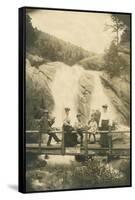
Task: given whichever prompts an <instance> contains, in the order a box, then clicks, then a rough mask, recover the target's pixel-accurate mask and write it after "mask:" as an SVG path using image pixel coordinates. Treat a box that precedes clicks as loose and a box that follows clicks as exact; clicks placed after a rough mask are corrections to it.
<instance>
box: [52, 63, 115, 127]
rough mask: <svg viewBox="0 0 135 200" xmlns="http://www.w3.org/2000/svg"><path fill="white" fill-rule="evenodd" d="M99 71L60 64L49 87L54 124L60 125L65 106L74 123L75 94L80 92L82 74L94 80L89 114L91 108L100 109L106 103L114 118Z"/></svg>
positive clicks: (75, 110) (76, 101) (76, 102)
mask: <svg viewBox="0 0 135 200" xmlns="http://www.w3.org/2000/svg"><path fill="white" fill-rule="evenodd" d="M100 73H101V72H97V71H92V70H91V71H90V70H89V71H88V70H87V71H86V70H85V69H83V68H82V67H81V66H79V65H75V66H73V67H70V66H68V65H65V64H61V65H60V66H59V67H58V68H57V70H56V74H55V77H54V80H53V83H52V87H51V91H52V95H53V98H54V102H55V107H54V111H53V115H54V116H55V117H56V121H55V125H56V126H58V127H61V126H62V122H63V119H64V116H65V113H64V108H65V107H70V109H71V111H70V113H71V116H70V118H71V124H72V125H74V122H75V118H76V117H75V116H76V113H77V107H78V99H77V95H78V93H79V92H80V91H79V80H80V78H81V77H82V76H85V75H86V74H87V75H90V77H93V79H94V82H93V83H92V85H93V87H94V90H93V92H92V94H91V100H90V102H89V104H90V107H89V108H90V110H89V113H90V114H91V112H92V110H96V109H98V110H101V107H102V105H103V104H107V105H108V108H109V113H110V117H111V118H112V117H113V118H115V109H114V107H113V105H112V104H111V101H110V100H109V98H108V97H107V96H106V94H105V92H104V88H103V85H102V83H101V78H100ZM89 81H91V80H89ZM87 120H88V119H87Z"/></svg>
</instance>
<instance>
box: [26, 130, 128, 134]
mask: <svg viewBox="0 0 135 200" xmlns="http://www.w3.org/2000/svg"><path fill="white" fill-rule="evenodd" d="M72 132H73V133H76V131H72ZM27 133H28V134H31V133H39V130H26V134H27ZM50 133H58V134H62V131H60V130H55V131H50ZM83 133H84V134H86V133H87V131H83ZM97 133H98V134H101V133H109V131H100V130H99V131H97ZM110 133H130V130H126V131H118V130H117V131H110Z"/></svg>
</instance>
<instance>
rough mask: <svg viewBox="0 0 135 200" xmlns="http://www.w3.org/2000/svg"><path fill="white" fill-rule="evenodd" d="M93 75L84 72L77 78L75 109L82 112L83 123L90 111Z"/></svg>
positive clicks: (86, 120) (85, 121)
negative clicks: (77, 90) (76, 102)
mask: <svg viewBox="0 0 135 200" xmlns="http://www.w3.org/2000/svg"><path fill="white" fill-rule="evenodd" d="M93 83H94V82H93V77H92V76H91V75H90V74H88V73H87V72H85V73H84V74H83V75H82V76H81V78H80V80H79V93H78V105H77V107H78V108H77V110H78V112H79V113H81V114H82V121H83V122H84V124H86V123H87V122H88V119H89V113H90V101H91V96H92V92H93V89H94V84H93Z"/></svg>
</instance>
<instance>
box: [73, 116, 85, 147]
mask: <svg viewBox="0 0 135 200" xmlns="http://www.w3.org/2000/svg"><path fill="white" fill-rule="evenodd" d="M76 118H77V121H76V122H75V126H74V127H75V130H76V131H77V134H78V135H79V136H80V140H81V142H80V144H81V146H83V129H84V128H83V123H82V120H81V114H80V113H78V114H77V115H76Z"/></svg>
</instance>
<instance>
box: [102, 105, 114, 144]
mask: <svg viewBox="0 0 135 200" xmlns="http://www.w3.org/2000/svg"><path fill="white" fill-rule="evenodd" d="M111 126H112V120H111V119H110V115H109V113H108V105H107V104H105V105H103V106H102V112H101V118H100V121H99V129H100V130H101V131H109V130H110V128H111ZM100 144H101V146H103V147H108V145H109V136H108V133H104V132H103V133H101V137H100Z"/></svg>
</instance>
